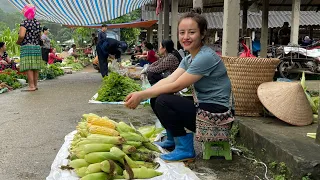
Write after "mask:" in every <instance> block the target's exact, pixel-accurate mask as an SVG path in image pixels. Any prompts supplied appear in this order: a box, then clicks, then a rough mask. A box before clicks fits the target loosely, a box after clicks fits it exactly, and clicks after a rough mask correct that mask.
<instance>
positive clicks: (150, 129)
mask: <svg viewBox="0 0 320 180" xmlns="http://www.w3.org/2000/svg"><path fill="white" fill-rule="evenodd" d="M155 130H156V126H144V127H140V128H139V129H138V131H139V132H140V133H141V134H142V135H143V136H144V137H146V138H151V136H152V135H153V133H154V131H155Z"/></svg>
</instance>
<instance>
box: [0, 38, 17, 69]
mask: <svg viewBox="0 0 320 180" xmlns="http://www.w3.org/2000/svg"><path fill="white" fill-rule="evenodd" d="M5 69H14V70H15V69H16V65H15V63H14V61H11V59H10V58H9V55H8V54H7V52H6V43H4V42H0V71H3V70H5Z"/></svg>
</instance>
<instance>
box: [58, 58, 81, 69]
mask: <svg viewBox="0 0 320 180" xmlns="http://www.w3.org/2000/svg"><path fill="white" fill-rule="evenodd" d="M61 65H62V66H63V67H66V66H68V67H72V70H73V71H81V70H82V69H83V64H82V63H81V61H79V60H76V59H75V58H74V57H73V56H69V57H67V58H66V59H65V60H64V61H63V63H61Z"/></svg>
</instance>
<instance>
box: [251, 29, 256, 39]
mask: <svg viewBox="0 0 320 180" xmlns="http://www.w3.org/2000/svg"><path fill="white" fill-rule="evenodd" d="M255 38H256V31H254V30H253V31H252V33H251V39H252V41H254V39H255Z"/></svg>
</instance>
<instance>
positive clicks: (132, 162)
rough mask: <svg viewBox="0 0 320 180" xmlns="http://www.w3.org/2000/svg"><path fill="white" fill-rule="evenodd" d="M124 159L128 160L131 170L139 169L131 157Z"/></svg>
mask: <svg viewBox="0 0 320 180" xmlns="http://www.w3.org/2000/svg"><path fill="white" fill-rule="evenodd" d="M124 159H125V160H126V162H127V163H128V165H129V166H130V168H137V167H139V166H138V165H137V164H136V163H135V162H134V161H133V160H132V159H131V158H130V157H129V156H127V155H126V156H124Z"/></svg>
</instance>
